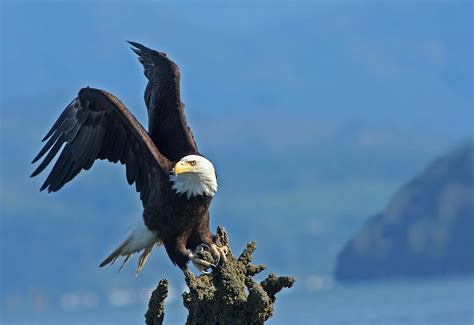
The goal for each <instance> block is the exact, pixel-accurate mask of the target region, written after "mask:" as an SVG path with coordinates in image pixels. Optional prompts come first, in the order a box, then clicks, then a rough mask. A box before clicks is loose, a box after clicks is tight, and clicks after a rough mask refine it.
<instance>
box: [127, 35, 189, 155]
mask: <svg viewBox="0 0 474 325" xmlns="http://www.w3.org/2000/svg"><path fill="white" fill-rule="evenodd" d="M129 43H130V44H131V45H132V46H133V47H132V50H133V51H134V52H135V53H136V54H137V55H138V60H139V61H140V62H141V63H142V64H143V67H144V70H145V71H144V72H145V76H146V77H147V79H148V84H147V86H146V89H145V95H144V98H145V103H146V106H147V108H148V131H149V133H150V138H151V139H152V140H153V142H154V143H155V145H156V147H157V149H158V150H159V151H160V152H161V153H162V154H163V155H164V156H165V157H167V158H168V159H169V160H171V161H177V160H180V159H181V158H183V157H184V156H186V155H190V154H198V151H197V145H196V141H195V140H194V137H193V134H192V132H191V129H190V128H189V126H188V123H187V121H186V117H185V115H184V104H183V103H182V102H181V98H180V89H179V80H180V72H179V68H178V66H177V65H176V64H175V63H174V62H173V61H171V60H170V59H169V58H168V57H167V56H166V54H165V53H163V52H158V51H153V50H151V49H149V48H147V47H145V46H143V45H141V44H139V43H135V42H129Z"/></svg>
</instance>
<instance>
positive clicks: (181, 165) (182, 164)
mask: <svg viewBox="0 0 474 325" xmlns="http://www.w3.org/2000/svg"><path fill="white" fill-rule="evenodd" d="M192 171H194V166H191V164H190V163H189V162H186V161H178V162H177V163H176V165H174V174H175V175H179V174H182V173H189V172H192Z"/></svg>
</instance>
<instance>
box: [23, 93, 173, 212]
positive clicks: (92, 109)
mask: <svg viewBox="0 0 474 325" xmlns="http://www.w3.org/2000/svg"><path fill="white" fill-rule="evenodd" d="M46 140H48V141H47V142H46V144H45V145H44V147H43V148H42V149H41V151H40V152H39V154H38V155H37V156H36V157H35V159H34V160H33V163H34V162H36V161H38V160H39V159H40V158H41V157H43V156H44V155H45V154H46V153H47V155H46V157H45V158H44V159H43V161H42V162H41V163H40V165H39V166H38V167H37V168H36V170H35V171H34V172H33V174H32V175H31V177H33V176H36V175H38V174H39V173H41V172H42V171H43V170H44V169H45V167H46V166H48V164H49V163H50V162H51V160H52V159H53V158H54V157H55V156H56V154H57V153H58V152H59V151H60V150H61V147H63V145H64V144H65V145H64V148H63V149H62V151H61V153H60V155H59V158H58V159H57V161H56V163H55V164H54V167H53V168H52V170H51V172H50V174H49V175H48V177H47V178H46V181H45V182H44V184H43V186H42V187H41V190H44V189H48V191H49V192H55V191H57V190H59V189H60V188H62V187H63V186H64V184H66V183H67V182H69V181H71V180H72V179H73V178H74V177H75V176H76V175H77V174H78V173H79V172H80V171H81V170H83V169H84V170H88V169H89V168H91V167H92V165H93V164H94V161H95V160H96V159H107V160H109V161H111V162H113V163H116V162H118V161H120V162H121V163H122V164H125V165H126V173H127V181H128V183H129V184H130V185H131V184H133V183H134V182H135V184H136V189H137V191H138V192H140V198H141V200H142V201H143V203H146V201H147V200H148V197H149V194H150V191H151V190H152V186H156V180H154V176H155V175H160V174H159V173H160V172H161V173H162V172H163V171H162V169H161V168H162V167H163V166H164V165H165V164H166V163H167V161H166V159H165V158H164V157H163V156H162V155H161V154H160V152H159V151H158V150H157V148H156V147H155V145H154V144H153V142H152V141H151V139H150V138H149V136H148V134H147V132H146V131H145V130H144V129H143V127H142V126H141V125H140V123H139V122H138V121H137V120H136V119H135V117H134V116H133V115H132V114H131V113H130V112H129V111H128V110H127V108H126V107H125V106H124V105H123V104H122V103H121V102H120V101H119V100H118V99H117V98H116V97H115V96H113V95H111V94H109V93H107V92H105V91H102V90H99V89H93V88H83V89H81V90H80V91H79V94H78V97H77V98H76V99H74V100H73V101H72V103H71V104H69V106H68V107H66V109H65V110H64V111H63V112H62V114H61V115H60V116H59V118H58V120H57V121H56V122H55V123H54V125H53V127H52V128H51V130H50V131H49V132H48V134H46V136H45V138H44V139H43V141H46ZM157 172H158V174H156V173H157Z"/></svg>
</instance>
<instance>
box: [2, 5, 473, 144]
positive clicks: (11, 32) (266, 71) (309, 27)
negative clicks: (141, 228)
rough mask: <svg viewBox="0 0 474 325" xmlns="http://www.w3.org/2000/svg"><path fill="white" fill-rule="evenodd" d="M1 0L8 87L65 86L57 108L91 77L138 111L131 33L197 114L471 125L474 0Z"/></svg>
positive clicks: (414, 126) (442, 130)
mask: <svg viewBox="0 0 474 325" xmlns="http://www.w3.org/2000/svg"><path fill="white" fill-rule="evenodd" d="M2 7H3V10H2V34H3V37H2V87H1V89H2V97H3V99H5V100H7V102H8V103H10V102H12V101H13V102H16V101H18V100H19V99H21V98H25V97H26V98H28V97H31V98H35V97H40V96H53V97H56V96H57V98H58V100H57V101H53V102H52V105H51V107H48V108H46V107H45V108H43V107H42V108H41V110H44V112H48V113H50V112H51V114H53V115H55V114H56V112H58V111H59V110H60V109H62V108H63V106H64V104H65V103H66V102H68V101H69V100H70V99H72V97H73V96H74V94H75V93H76V92H77V90H78V89H79V88H80V87H83V86H86V85H90V86H96V87H99V88H104V89H106V90H109V91H111V92H113V93H114V94H116V95H117V96H118V97H119V98H121V99H122V100H123V101H124V102H125V103H126V104H128V105H129V106H132V107H131V108H132V110H134V111H135V113H136V114H137V115H138V116H139V117H141V118H143V117H144V110H143V104H142V103H143V102H142V92H143V88H144V85H145V79H144V77H143V75H142V73H141V67H140V65H139V64H138V62H137V61H136V59H135V57H134V54H133V53H132V52H131V51H130V50H129V49H128V46H127V44H126V43H125V42H124V41H125V40H135V41H139V42H143V43H144V44H146V45H148V46H150V47H152V48H156V49H160V50H163V51H165V52H167V53H168V54H169V55H170V56H171V57H172V58H173V59H174V60H175V61H176V62H177V63H178V64H179V65H180V67H181V70H182V87H183V97H184V98H183V99H184V101H185V103H186V104H187V107H188V114H189V115H190V118H191V120H192V119H212V118H220V117H236V118H238V117H242V116H244V118H250V117H251V116H268V115H270V116H289V115H290V116H293V117H295V116H300V117H304V118H311V119H315V120H318V121H323V122H324V123H348V124H352V125H362V126H364V125H369V126H371V127H373V126H379V125H386V126H390V127H396V128H401V129H402V130H405V129H406V130H409V131H420V130H421V131H425V132H432V133H435V134H438V135H440V136H449V137H452V138H453V139H455V138H458V137H462V136H463V135H464V136H465V135H467V134H469V132H470V129H471V123H470V120H472V60H471V58H472V46H471V45H472V44H471V42H472V28H471V27H472V26H471V21H472V4H471V2H470V1H436V2H428V1H414V2H406V1H391V2H374V1H336V2H326V1H323V2H296V3H294V2H293V3H290V2H278V3H267V2H263V3H262V2H260V3H257V2H233V3H227V4H220V5H218V4H217V3H215V2H201V3H198V4H194V5H191V4H190V3H178V4H173V3H171V2H166V3H164V4H156V3H153V2H140V3H139V4H134V3H132V2H120V3H118V4H113V3H112V2H98V3H96V2H42V3H34V2H28V1H26V2H10V1H6V2H4V3H3V4H2ZM55 105H56V106H55ZM2 106H4V105H2ZM37 109H40V108H37Z"/></svg>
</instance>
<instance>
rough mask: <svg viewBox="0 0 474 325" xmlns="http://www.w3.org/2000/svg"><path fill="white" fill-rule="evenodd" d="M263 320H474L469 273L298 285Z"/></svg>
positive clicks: (87, 320) (55, 318) (90, 317)
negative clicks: (308, 286) (318, 286)
mask: <svg viewBox="0 0 474 325" xmlns="http://www.w3.org/2000/svg"><path fill="white" fill-rule="evenodd" d="M144 308H145V307H144V306H142V305H140V306H135V307H127V308H114V309H107V310H101V312H100V313H98V312H90V311H81V312H78V311H74V312H61V313H39V314H34V315H31V314H30V315H25V314H22V315H19V314H16V315H5V314H4V315H2V320H3V321H2V323H3V324H64V323H68V324H89V325H90V324H143V322H142V320H143V316H142V315H143V313H144ZM184 319H185V311H184V309H183V307H181V302H180V299H179V297H176V298H175V299H174V300H172V302H171V303H170V304H168V306H167V314H166V315H165V323H166V324H182V323H184ZM268 324H274V325H275V324H404V325H406V324H474V277H458V278H449V279H431V280H421V281H420V280H417V281H391V282H373V283H360V284H357V285H344V286H343V285H339V284H326V285H325V286H323V287H322V288H321V289H320V290H319V291H313V292H309V291H308V290H307V289H306V288H304V283H300V284H299V286H297V287H295V288H294V289H292V290H291V291H288V292H287V293H284V294H282V295H281V296H280V299H279V300H278V302H277V310H276V316H275V317H274V318H272V319H271V321H269V322H268Z"/></svg>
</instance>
